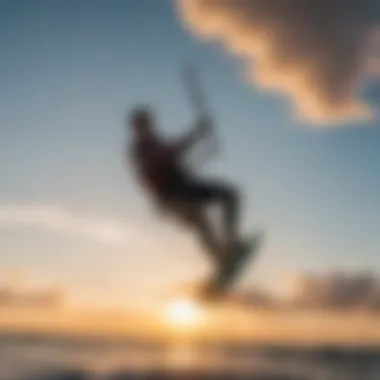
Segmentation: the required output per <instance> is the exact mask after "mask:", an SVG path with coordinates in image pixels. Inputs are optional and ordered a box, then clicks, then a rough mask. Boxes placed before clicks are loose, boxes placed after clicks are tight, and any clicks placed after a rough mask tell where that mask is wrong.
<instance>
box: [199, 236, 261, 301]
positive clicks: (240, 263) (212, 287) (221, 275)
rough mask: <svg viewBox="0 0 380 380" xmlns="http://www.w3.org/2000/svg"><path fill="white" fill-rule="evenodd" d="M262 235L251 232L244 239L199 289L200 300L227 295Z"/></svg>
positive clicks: (256, 250)
mask: <svg viewBox="0 0 380 380" xmlns="http://www.w3.org/2000/svg"><path fill="white" fill-rule="evenodd" d="M262 239H263V236H262V234H260V233H255V234H252V235H251V236H250V237H249V238H248V239H246V240H245V242H244V244H243V245H242V247H241V248H240V249H239V251H238V252H236V253H235V254H234V255H233V256H232V258H231V261H230V262H229V263H226V265H225V266H223V267H221V268H219V269H218V270H217V272H216V273H215V274H213V275H212V276H211V278H210V279H208V280H207V281H206V282H205V283H204V284H203V285H202V286H201V287H200V289H199V292H198V296H199V298H200V299H201V300H203V301H206V302H212V301H213V300H217V299H221V298H224V297H226V296H227V293H228V292H229V290H230V289H231V288H232V286H233V285H234V284H235V283H236V281H237V279H238V277H240V276H241V275H242V274H243V270H244V269H245V268H246V267H247V265H244V264H247V261H248V260H250V259H253V258H254V257H255V256H256V255H257V253H258V250H259V248H260V246H261V243H262Z"/></svg>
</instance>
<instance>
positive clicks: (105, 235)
mask: <svg viewBox="0 0 380 380" xmlns="http://www.w3.org/2000/svg"><path fill="white" fill-rule="evenodd" d="M1 225H3V226H7V227H9V226H16V227H17V226H25V227H37V228H41V229H44V230H46V231H51V232H59V233H63V234H67V235H72V236H77V237H82V238H87V239H91V240H93V241H96V242H101V243H113V244H118V243H120V244H121V243H125V242H129V241H130V240H131V238H133V240H135V241H136V240H138V239H140V238H141V239H142V238H143V231H141V230H140V229H139V228H137V227H136V225H126V223H122V222H115V221H112V220H107V219H106V218H98V217H93V216H83V215H79V214H77V213H74V212H70V211H69V210H66V209H64V208H63V207H60V206H55V205H14V204H0V226H1Z"/></svg>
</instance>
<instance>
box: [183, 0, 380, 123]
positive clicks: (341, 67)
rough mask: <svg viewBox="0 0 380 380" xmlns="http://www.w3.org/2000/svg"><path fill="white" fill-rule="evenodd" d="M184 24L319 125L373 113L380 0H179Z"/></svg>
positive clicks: (251, 79)
mask: <svg viewBox="0 0 380 380" xmlns="http://www.w3.org/2000/svg"><path fill="white" fill-rule="evenodd" d="M176 5H177V9H178V12H179V15H180V17H181V19H182V20H183V22H184V24H185V25H186V26H187V27H188V28H189V30H191V31H192V32H194V33H195V35H197V36H198V37H199V38H201V39H203V40H205V41H221V42H222V44H223V45H224V46H225V47H227V48H228V50H229V51H230V52H232V53H233V54H235V55H237V56H239V57H241V58H242V59H243V60H244V62H245V63H246V72H247V76H248V78H249V80H250V81H252V83H254V84H255V85H258V86H260V87H261V88H264V89H276V90H281V91H283V92H285V93H286V94H287V95H289V96H290V97H291V99H292V100H293V102H294V105H295V108H296V110H297V114H298V115H299V116H300V117H302V118H305V119H309V120H311V121H313V122H315V123H319V124H320V125H323V124H326V123H330V124H331V125H332V124H334V123H341V122H344V121H349V120H357V119H363V120H365V119H369V118H371V117H372V116H373V115H372V114H373V110H372V109H371V107H370V106H369V105H368V104H366V103H365V102H364V101H362V100H360V99H359V97H358V94H359V93H360V90H361V86H362V85H363V79H364V78H365V76H366V75H367V74H369V73H372V74H376V73H377V74H379V71H380V70H379V67H380V65H379V59H378V57H379V52H380V49H379V46H380V37H379V36H380V34H379V29H380V3H379V2H378V1H377V0H334V1H329V0H319V1H315V0H234V1H229V0H177V1H176Z"/></svg>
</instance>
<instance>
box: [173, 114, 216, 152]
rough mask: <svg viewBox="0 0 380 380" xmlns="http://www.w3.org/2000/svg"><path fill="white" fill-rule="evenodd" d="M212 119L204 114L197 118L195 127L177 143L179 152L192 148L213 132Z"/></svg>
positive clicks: (176, 147) (176, 148) (176, 146)
mask: <svg viewBox="0 0 380 380" xmlns="http://www.w3.org/2000/svg"><path fill="white" fill-rule="evenodd" d="M211 127H212V126H211V120H210V118H209V117H206V116H203V117H201V118H199V119H198V120H197V122H196V123H195V125H194V127H193V128H192V130H191V131H190V132H188V133H187V134H186V135H185V136H183V137H182V138H180V139H179V140H178V141H176V143H175V150H176V152H177V154H179V155H182V154H184V153H186V152H187V151H188V150H190V149H191V148H192V147H193V146H194V145H196V144H197V143H198V142H199V141H201V140H203V139H204V138H205V137H207V136H209V135H210V134H211Z"/></svg>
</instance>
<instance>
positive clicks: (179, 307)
mask: <svg viewBox="0 0 380 380" xmlns="http://www.w3.org/2000/svg"><path fill="white" fill-rule="evenodd" d="M201 314H202V312H201V309H200V307H199V306H198V305H197V304H196V303H195V302H193V301H191V300H189V299H179V300H176V301H173V302H171V303H170V304H169V305H168V308H167V317H168V319H169V321H170V322H171V323H173V324H175V325H180V326H187V327H191V326H195V325H197V324H198V323H199V322H200V320H201Z"/></svg>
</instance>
